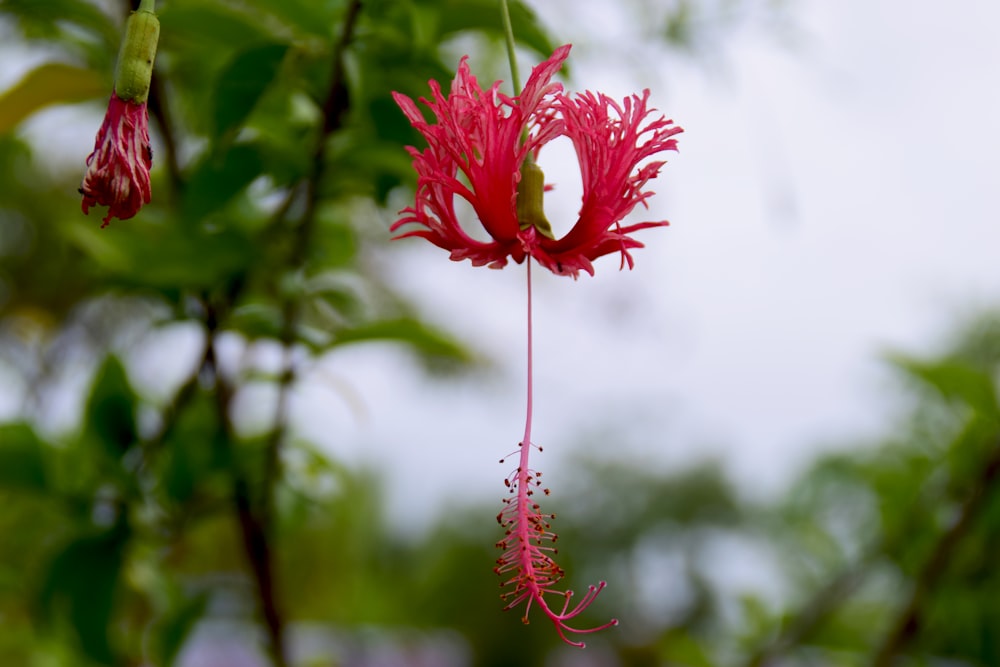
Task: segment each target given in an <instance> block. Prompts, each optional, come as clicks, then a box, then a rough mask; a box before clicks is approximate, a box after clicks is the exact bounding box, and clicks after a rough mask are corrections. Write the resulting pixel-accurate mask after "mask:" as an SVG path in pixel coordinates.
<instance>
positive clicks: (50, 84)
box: [0, 63, 111, 134]
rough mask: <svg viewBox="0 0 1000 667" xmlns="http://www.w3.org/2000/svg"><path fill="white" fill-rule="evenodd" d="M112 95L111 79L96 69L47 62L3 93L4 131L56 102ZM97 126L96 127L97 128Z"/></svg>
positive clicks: (0, 129)
mask: <svg viewBox="0 0 1000 667" xmlns="http://www.w3.org/2000/svg"><path fill="white" fill-rule="evenodd" d="M109 95H111V87H110V82H109V80H108V79H107V78H106V77H102V76H98V74H97V73H95V72H94V71H92V70H89V69H83V68H81V67H74V66H72V65H65V64H63V63H46V64H44V65H42V66H40V67H38V68H36V69H33V70H31V71H30V72H28V73H27V74H26V75H25V76H24V78H22V79H21V80H20V81H18V82H17V83H16V84H14V86H13V87H12V88H10V89H9V90H7V91H6V92H4V93H3V95H0V134H4V133H6V132H10V131H11V130H12V129H14V128H15V127H17V125H18V124H19V123H20V122H21V121H23V120H24V119H25V118H27V117H28V116H30V115H32V114H33V113H35V112H37V111H40V110H41V109H44V108H45V107H47V106H50V105H52V104H72V103H75V102H82V101H84V100H89V99H92V98H94V97H100V96H103V97H107V96H109ZM96 129H97V128H94V130H95V131H96Z"/></svg>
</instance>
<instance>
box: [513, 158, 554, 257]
mask: <svg viewBox="0 0 1000 667" xmlns="http://www.w3.org/2000/svg"><path fill="white" fill-rule="evenodd" d="M517 222H518V224H520V226H521V229H528V228H529V227H534V228H535V229H536V230H537V231H538V233H539V234H541V235H542V236H544V237H546V238H550V239H554V238H555V235H553V233H552V225H550V224H549V221H548V220H547V219H546V218H545V174H543V173H542V169H541V167H539V166H538V165H537V164H535V163H534V162H532V161H530V160H525V161H524V164H523V165H521V182H520V183H518V184H517Z"/></svg>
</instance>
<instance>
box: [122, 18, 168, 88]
mask: <svg viewBox="0 0 1000 667" xmlns="http://www.w3.org/2000/svg"><path fill="white" fill-rule="evenodd" d="M143 4H145V3H143ZM159 38H160V21H159V19H157V18H156V14H154V13H153V12H151V11H148V10H146V9H143V8H142V7H140V8H139V10H138V11H135V12H133V13H132V15H131V16H129V17H128V21H127V22H126V24H125V39H124V41H122V47H121V50H120V51H119V52H118V67H117V69H116V70H115V93H116V94H117V95H118V97H119V98H121V99H123V100H125V101H127V102H135V103H136V104H143V103H145V101H146V98H148V97H149V81H150V79H151V78H152V76H153V60H154V59H155V58H156V42H157V40H159Z"/></svg>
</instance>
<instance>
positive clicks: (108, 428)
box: [86, 356, 137, 459]
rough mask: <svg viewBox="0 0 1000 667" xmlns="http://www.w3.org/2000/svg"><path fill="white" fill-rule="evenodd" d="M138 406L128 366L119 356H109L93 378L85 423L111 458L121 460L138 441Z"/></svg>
mask: <svg viewBox="0 0 1000 667" xmlns="http://www.w3.org/2000/svg"><path fill="white" fill-rule="evenodd" d="M135 404H136V396H135V393H134V392H133V391H132V387H131V386H130V385H129V382H128V377H127V376H126V374H125V367H124V366H123V365H122V363H121V361H119V360H118V358H117V357H115V356H108V358H107V359H105V361H104V365H103V366H101V368H100V370H98V372H97V375H96V377H95V378H94V384H93V388H92V389H91V391H90V398H89V399H88V400H87V408H86V420H87V421H86V424H87V431H88V432H89V433H90V434H91V435H92V436H93V437H95V438H96V439H97V440H98V441H99V442H100V443H101V444H103V446H104V449H105V450H106V451H107V452H108V454H110V455H111V457H112V458H115V459H117V458H120V457H121V455H122V454H124V453H125V451H126V450H127V449H128V448H129V447H131V446H132V445H133V444H134V443H135V442H136V439H137V430H136V423H135Z"/></svg>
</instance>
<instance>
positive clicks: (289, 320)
mask: <svg viewBox="0 0 1000 667" xmlns="http://www.w3.org/2000/svg"><path fill="white" fill-rule="evenodd" d="M360 11H361V0H352V2H351V4H350V5H349V6H348V7H347V13H346V14H345V16H344V23H343V25H342V27H341V32H340V38H339V39H338V40H337V44H336V46H335V47H334V51H333V70H332V72H331V75H330V85H329V87H328V89H327V96H326V100H325V101H324V103H323V123H322V126H321V128H320V132H319V136H318V138H317V140H316V147H315V149H314V151H313V161H312V171H311V173H310V175H309V178H308V180H307V182H306V195H305V196H306V202H305V209H304V211H303V213H302V218H301V220H300V222H299V224H298V227H297V228H296V229H295V239H294V243H293V246H292V249H291V252H290V253H289V257H288V266H290V267H298V266H301V265H302V264H304V263H305V261H306V255H307V252H308V250H309V246H310V243H311V241H312V237H313V232H314V229H315V226H316V206H317V204H318V202H319V188H320V184H321V182H322V180H323V174H324V172H325V169H326V148H327V140H328V139H329V137H330V135H331V134H333V133H334V132H336V131H337V130H339V129H340V128H341V127H342V123H343V117H344V114H345V113H346V112H347V110H348V108H349V107H350V99H349V97H348V93H347V82H346V73H345V68H344V55H345V53H346V51H347V47H348V46H349V45H350V43H351V40H352V39H353V35H354V29H355V26H356V25H357V19H358V16H359V14H360ZM289 208H290V207H282V209H283V210H285V211H286V212H287V210H288V209H289ZM301 317H302V301H301V297H300V296H299V295H295V294H292V295H289V296H288V297H287V298H286V299H285V300H284V302H283V303H282V330H281V334H280V340H281V343H282V346H283V347H284V358H283V360H282V372H281V375H280V377H279V380H278V401H277V405H276V407H275V415H274V420H273V424H274V427H273V429H272V430H271V433H270V435H269V437H268V440H267V444H266V448H265V457H264V465H265V470H264V472H265V479H266V480H267V483H266V485H265V488H266V489H267V491H266V494H265V496H264V498H263V501H262V507H261V511H262V512H265V513H268V514H269V513H270V511H271V505H272V499H271V491H272V486H273V483H272V481H273V480H274V479H276V478H277V477H278V471H279V466H280V449H281V443H282V442H283V440H284V437H285V433H286V431H287V424H288V402H289V394H290V391H291V387H292V385H293V384H294V382H295V378H296V370H295V366H294V363H293V346H294V344H295V338H296V330H297V329H298V326H299V322H300V320H301Z"/></svg>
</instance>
